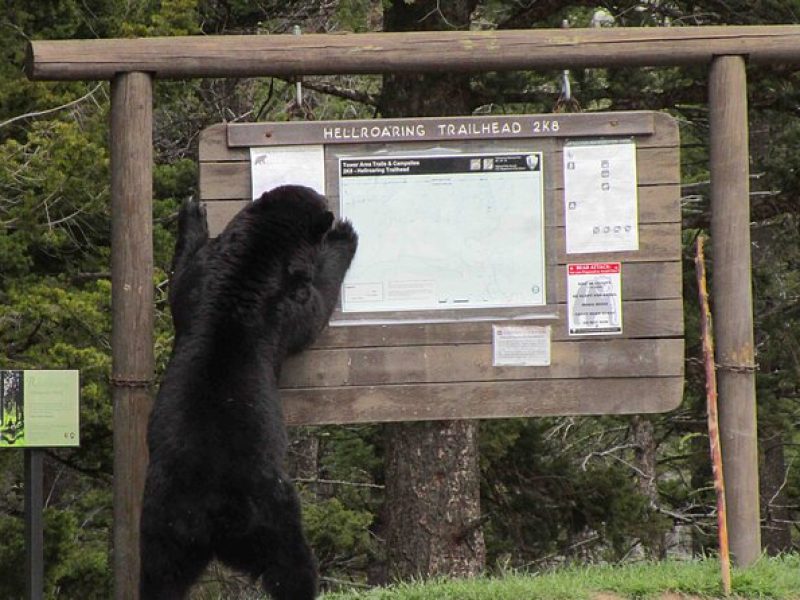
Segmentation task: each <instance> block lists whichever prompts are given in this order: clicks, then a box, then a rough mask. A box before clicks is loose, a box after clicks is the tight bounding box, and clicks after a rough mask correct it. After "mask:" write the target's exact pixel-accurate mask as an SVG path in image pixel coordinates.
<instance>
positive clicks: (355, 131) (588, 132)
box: [228, 111, 655, 148]
mask: <svg viewBox="0 0 800 600" xmlns="http://www.w3.org/2000/svg"><path fill="white" fill-rule="evenodd" d="M654 114H655V113H653V112H650V111H628V112H604V113H572V114H570V113H562V114H544V115H528V114H525V115H491V116H481V117H418V118H413V119H409V118H406V119H363V120H352V121H304V122H301V121H292V122H270V123H232V124H230V125H229V126H228V146H229V147H231V148H237V147H250V146H283V145H294V144H333V145H337V144H366V143H381V144H387V143H397V142H402V143H407V142H443V141H448V142H458V143H461V142H464V141H466V140H475V139H480V140H498V139H531V138H554V137H582V136H592V137H595V136H632V135H643V136H649V135H652V134H653V132H654V131H655V126H654V122H653V121H654V119H653V115H654Z"/></svg>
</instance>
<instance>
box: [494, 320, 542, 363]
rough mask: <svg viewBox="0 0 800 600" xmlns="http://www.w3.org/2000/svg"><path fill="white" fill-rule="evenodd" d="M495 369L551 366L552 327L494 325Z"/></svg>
mask: <svg viewBox="0 0 800 600" xmlns="http://www.w3.org/2000/svg"><path fill="white" fill-rule="evenodd" d="M492 334H493V335H492V338H493V339H492V349H493V357H492V362H493V364H494V366H495V367H548V366H550V326H549V325H548V326H545V327H537V326H533V325H493V326H492Z"/></svg>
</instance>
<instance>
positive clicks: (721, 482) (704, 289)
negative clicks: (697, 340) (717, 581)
mask: <svg viewBox="0 0 800 600" xmlns="http://www.w3.org/2000/svg"><path fill="white" fill-rule="evenodd" d="M704 239H705V238H704V237H703V236H702V235H701V236H699V237H698V238H697V253H696V254H695V258H694V264H695V269H696V271H697V289H698V292H699V295H700V336H701V338H702V341H703V364H704V365H705V371H706V409H707V416H708V441H709V445H710V447H711V470H712V473H713V475H714V491H715V492H716V496H717V526H718V527H717V529H718V537H719V563H720V569H721V571H722V591H723V592H724V593H725V595H726V596H730V594H731V557H730V551H729V547H728V521H727V512H728V511H727V505H726V502H725V471H724V469H723V468H722V449H721V448H720V441H719V416H718V410H717V368H716V365H715V364H714V333H713V328H712V325H711V309H710V308H709V306H708V286H707V285H706V259H705V254H704V252H703V241H704Z"/></svg>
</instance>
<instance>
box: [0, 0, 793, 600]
mask: <svg viewBox="0 0 800 600" xmlns="http://www.w3.org/2000/svg"><path fill="white" fill-rule="evenodd" d="M565 19H567V20H568V21H569V23H570V25H571V26H572V27H589V26H602V27H626V26H648V27H680V26H686V25H712V24H747V25H755V24H771V23H775V24H778V23H781V24H791V23H797V22H799V21H800V0H761V1H759V2H752V1H751V0H728V1H722V0H719V1H691V0H675V1H670V0H649V1H642V2H634V1H619V2H614V1H609V2H592V1H580V0H579V1H564V2H562V1H556V0H538V1H535V0H530V1H526V0H453V1H452V2H438V1H436V0H283V1H280V0H258V1H246V0H124V1H122V0H60V1H59V0H37V1H36V2H30V1H29V0H5V1H4V3H3V10H2V12H0V53H2V60H0V230H1V231H2V232H1V233H0V367H1V368H4V369H35V368H68V369H80V371H81V382H82V388H81V438H82V444H81V447H80V448H77V449H64V450H52V451H51V450H48V451H47V455H46V459H45V498H46V515H45V517H46V518H45V524H46V531H45V543H46V564H47V569H46V580H47V583H46V585H47V593H48V596H49V597H54V598H55V597H59V598H82V599H87V600H90V599H94V598H97V599H105V598H108V597H110V596H111V587H112V577H111V560H110V553H111V551H112V549H111V546H110V539H111V536H110V531H111V527H112V506H111V496H112V494H111V481H112V447H111V440H112V434H111V426H112V423H111V413H112V405H111V388H110V382H109V377H110V361H111V358H110V352H111V348H110V331H111V312H110V290H111V282H110V214H109V205H110V202H109V148H108V123H109V85H108V84H107V83H105V82H101V83H57V84H54V83H34V82H30V81H28V80H27V79H26V78H25V76H24V75H23V72H22V64H23V58H24V51H25V46H26V43H27V42H28V41H29V40H32V39H72V38H110V37H131V36H156V35H160V36H163V35H170V36H177V35H209V34H228V35H236V34H243V33H248V34H260V35H270V34H278V33H291V32H292V30H293V27H294V26H295V25H298V26H299V27H300V28H301V30H302V31H303V32H305V33H312V32H327V33H332V32H364V31H380V30H387V31H404V30H414V29H496V28H499V29H512V28H513V29H525V28H542V27H559V26H561V24H562V21H563V20H565ZM748 75H749V101H750V144H751V146H750V148H751V178H752V180H751V188H752V195H751V205H752V212H751V215H752V226H751V232H752V239H753V246H752V255H753V278H754V298H755V323H756V343H757V345H756V348H757V362H758V372H757V393H758V402H759V406H758V411H759V414H758V416H759V446H760V462H761V475H760V476H761V509H762V537H763V540H762V541H763V545H764V549H765V552H768V553H770V554H776V553H785V552H790V551H796V550H797V549H798V544H799V543H800V464H799V463H800V461H799V460H798V458H800V428H798V421H800V402H798V399H799V398H800V396H799V392H800V343H799V342H798V340H800V302H798V297H799V296H800V231H799V227H798V226H799V225H800V208H799V204H798V190H800V181H798V179H800V152H798V151H797V150H796V149H797V148H798V142H800V77H799V76H798V73H797V72H796V71H794V70H793V69H791V68H788V67H782V66H774V67H769V68H765V67H760V68H759V69H757V70H756V69H750V70H749V73H748ZM570 77H571V82H572V93H573V95H574V97H575V98H576V99H577V101H578V103H579V105H580V106H579V107H578V106H577V105H573V106H571V107H570V108H571V109H573V110H576V109H578V108H580V109H581V110H583V111H599V110H637V109H651V110H663V111H666V112H668V113H670V114H671V115H673V116H674V117H675V118H676V119H677V120H678V122H679V123H680V130H681V143H682V149H681V168H682V209H683V227H684V229H683V236H684V265H683V267H684V279H685V282H684V299H685V300H684V302H685V312H686V338H687V345H686V374H687V380H686V388H685V397H684V401H683V403H682V405H681V406H680V408H679V409H677V410H676V411H674V412H671V413H668V414H664V415H654V416H635V417H596V418H566V417H565V418H543V419H508V420H498V421H483V422H480V423H475V422H444V423H436V424H417V425H369V426H364V425H358V426H337V427H318V428H306V429H297V430H294V431H293V444H292V452H291V456H290V468H291V470H292V474H293V475H294V477H295V479H296V481H297V482H298V486H299V488H300V490H301V494H302V497H303V502H304V514H305V519H306V527H307V529H308V533H309V537H310V540H311V543H312V545H313V547H314V549H315V551H316V554H317V556H318V558H319V561H320V568H321V572H322V577H323V584H324V585H325V586H326V587H327V588H337V587H342V586H344V587H347V586H348V585H371V584H378V583H382V582H386V581H388V580H390V579H392V578H395V577H405V576H409V575H411V574H417V573H420V574H437V573H453V572H455V573H461V574H470V573H475V572H479V571H481V570H484V569H485V570H486V571H488V572H498V571H502V570H503V569H505V568H508V567H519V568H522V569H534V570H535V569H541V568H546V567H550V566H553V565H561V564H568V563H574V562H588V561H592V562H600V561H602V562H618V561H631V560H641V559H643V558H653V559H659V558H663V557H665V556H680V557H691V556H697V555H702V554H705V553H710V552H713V551H714V549H715V543H716V542H715V537H716V521H715V512H714V511H715V503H714V497H713V487H712V484H711V468H710V463H709V459H708V439H707V435H706V428H705V413H704V384H703V373H702V364H701V362H700V345H699V342H698V325H697V321H698V317H697V315H698V311H697V306H696V304H697V302H696V298H697V294H696V289H695V284H694V278H695V274H694V266H693V263H692V259H693V242H694V240H695V238H696V236H697V235H698V234H699V233H701V232H705V233H707V229H708V225H709V212H708V210H709V208H708V207H709V185H708V184H709V181H708V180H709V176H708V110H707V106H706V95H707V80H706V77H707V72H706V68H705V67H704V66H698V67H696V68H682V69H672V68H659V69H620V68H617V69H579V70H573V71H572V72H571V74H570ZM560 81H561V72H560V71H553V72H541V73H532V72H512V73H502V74H498V73H487V74H480V75H472V76H465V75H458V76H455V75H448V74H440V75H438V74H437V75H436V76H428V77H424V76H413V75H406V76H391V75H387V76H383V77H382V76H359V77H355V76H339V77H307V78H305V79H304V81H303V84H304V90H305V93H304V101H303V104H302V105H297V104H296V102H295V100H294V89H295V88H294V85H293V82H292V81H288V80H282V79H277V78H263V79H206V80H193V81H186V82H183V81H175V82H158V84H157V85H156V90H155V93H156V100H155V131H154V143H155V152H154V154H155V161H156V164H155V167H154V179H155V182H154V215H153V218H154V243H155V261H156V271H155V277H154V282H153V285H154V287H155V290H156V356H157V371H158V373H160V372H161V371H162V370H163V367H164V364H165V361H166V359H167V357H168V353H169V351H170V348H171V343H172V329H171V319H170V315H169V311H168V308H167V304H166V291H167V288H168V285H169V271H168V269H169V263H170V259H171V254H172V247H173V243H174V235H175V225H176V223H175V219H176V215H177V209H178V206H179V205H180V203H181V201H182V200H183V199H184V198H186V197H188V196H192V195H195V194H196V186H197V140H198V134H199V132H200V131H201V130H202V129H203V128H204V127H206V126H208V125H210V124H213V123H217V122H221V121H229V122H233V121H236V122H243V121H256V120H289V119H339V118H371V117H393V116H423V115H433V114H509V113H523V112H527V113H541V112H544V113H547V112H552V111H553V110H554V108H555V107H556V105H557V103H558V98H559V93H560V91H561V87H560V85H561V84H560ZM712 278H713V273H712ZM742 283H743V285H745V284H746V282H742ZM712 286H713V279H712ZM417 449H422V450H421V451H420V452H416V450H417ZM425 481H440V482H441V484H440V485H438V486H435V489H430V487H431V486H427V487H426V486H425V485H422V484H421V483H420V482H425ZM416 484H419V485H416ZM22 496H23V486H22V452H21V451H19V450H16V449H2V450H0V597H4V598H16V597H21V596H22V593H23V590H24V582H23V573H24V569H23V568H22V562H23V510H22ZM454 504H455V505H458V506H457V507H456V510H462V511H463V515H462V518H461V521H460V529H458V531H456V532H455V533H457V534H458V535H455V534H454V531H453V530H452V528H451V529H450V530H445V529H442V527H444V526H445V525H447V524H443V523H439V521H441V519H438V518H437V514H441V512H439V511H441V510H442V506H450V507H451V508H452V506H453V505H454ZM398 515H400V516H401V517H402V519H401V518H400V517H398ZM426 515H428V516H429V517H430V518H429V519H427V518H425V516H426ZM420 519H422V521H420ZM402 522H405V523H409V522H427V523H429V525H430V526H429V527H428V528H427V529H428V530H427V531H414V530H413V529H409V528H408V527H405V528H403V527H402ZM450 525H452V524H450ZM437 528H438V529H437ZM437 556H438V557H441V556H450V557H451V560H450V562H448V561H446V560H445V561H439V560H437V558H436V557H437ZM203 585H204V587H205V589H206V590H215V591H217V592H220V593H223V594H225V595H227V596H229V597H236V595H237V594H239V593H240V591H242V593H244V591H245V590H246V589H247V586H248V583H247V582H245V581H242V580H240V579H238V578H236V577H234V576H232V575H231V574H229V573H227V572H225V571H224V570H223V569H221V568H218V567H215V568H214V569H212V570H211V571H210V573H209V574H208V576H207V577H206V579H205V580H204V584H203Z"/></svg>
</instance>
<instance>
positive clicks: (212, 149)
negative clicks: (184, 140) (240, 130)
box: [197, 123, 250, 163]
mask: <svg viewBox="0 0 800 600" xmlns="http://www.w3.org/2000/svg"><path fill="white" fill-rule="evenodd" d="M197 153H198V158H199V160H200V162H201V163H203V162H209V161H217V162H225V161H244V162H248V163H249V162H250V149H249V148H229V147H228V124H227V123H215V124H214V125H210V126H209V127H206V128H205V129H203V130H202V131H201V132H200V141H199V142H198V148H197Z"/></svg>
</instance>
